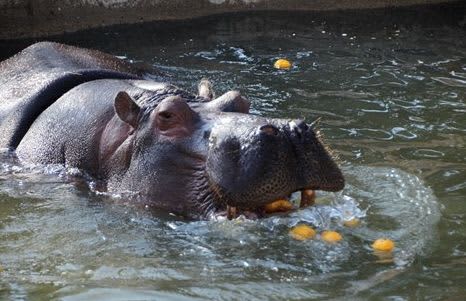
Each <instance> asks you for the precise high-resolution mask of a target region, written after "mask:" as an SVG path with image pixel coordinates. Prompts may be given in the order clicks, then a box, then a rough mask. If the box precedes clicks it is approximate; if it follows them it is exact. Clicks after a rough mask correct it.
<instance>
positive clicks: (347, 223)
mask: <svg viewBox="0 0 466 301" xmlns="http://www.w3.org/2000/svg"><path fill="white" fill-rule="evenodd" d="M360 223H361V221H360V220H359V219H357V218H352V219H350V220H347V221H344V222H343V225H345V226H346V227H349V228H355V227H357V226H359V224H360Z"/></svg>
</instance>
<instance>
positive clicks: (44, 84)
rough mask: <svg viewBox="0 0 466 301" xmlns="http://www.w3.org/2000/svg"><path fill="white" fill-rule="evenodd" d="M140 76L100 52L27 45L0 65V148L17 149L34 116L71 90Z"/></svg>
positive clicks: (118, 60) (128, 66)
mask: <svg viewBox="0 0 466 301" xmlns="http://www.w3.org/2000/svg"><path fill="white" fill-rule="evenodd" d="M141 73H142V72H141V71H140V70H137V68H135V67H133V66H132V65H130V64H128V63H126V62H124V61H122V60H120V59H118V58H116V57H114V56H111V55H108V54H105V53H102V52H100V51H95V50H87V49H81V48H77V47H73V46H67V45H62V44H58V43H51V42H40V43H36V44H34V45H32V46H29V47H28V48H26V49H24V50H23V51H22V52H20V53H18V54H17V55H15V56H13V57H11V58H9V59H7V60H5V61H3V62H0V149H1V148H9V149H14V148H16V147H17V146H18V144H19V142H20V141H21V139H22V137H23V136H24V135H25V133H26V132H27V130H28V129H29V127H30V126H31V124H32V123H33V122H34V120H35V119H36V118H37V116H39V114H40V113H41V112H42V111H44V110H45V109H46V108H47V107H49V106H50V105H51V104H52V103H53V102H55V100H57V99H58V98H59V97H60V96H61V95H63V94H64V93H66V92H67V91H69V90H70V89H72V88H73V87H76V86H78V85H80V84H82V83H84V82H88V81H92V80H96V79H104V78H111V79H138V78H141Z"/></svg>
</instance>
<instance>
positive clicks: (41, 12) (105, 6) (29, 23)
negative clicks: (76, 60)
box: [0, 0, 457, 39]
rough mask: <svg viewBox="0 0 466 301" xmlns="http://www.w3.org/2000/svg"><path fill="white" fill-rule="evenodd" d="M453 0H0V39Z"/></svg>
mask: <svg viewBox="0 0 466 301" xmlns="http://www.w3.org/2000/svg"><path fill="white" fill-rule="evenodd" d="M456 1H457V0H0V39H12V38H13V39H14V38H24V37H42V36H47V35H51V34H60V33H64V32H72V31H77V30H81V29H87V28H93V27H100V26H106V25H112V24H129V23H138V22H146V21H156V20H174V19H188V18H196V17H201V16H206V15H212V14H221V13H228V12H240V11H252V10H312V11H319V10H341V9H367V8H384V7H398V6H408V5H429V4H434V3H441V2H456Z"/></svg>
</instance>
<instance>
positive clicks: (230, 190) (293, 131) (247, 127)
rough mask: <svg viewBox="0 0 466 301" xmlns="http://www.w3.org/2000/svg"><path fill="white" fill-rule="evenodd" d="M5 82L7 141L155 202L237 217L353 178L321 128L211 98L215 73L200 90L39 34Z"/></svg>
mask: <svg viewBox="0 0 466 301" xmlns="http://www.w3.org/2000/svg"><path fill="white" fill-rule="evenodd" d="M25 66H28V69H27V71H25V70H24V67H25ZM24 72H27V75H24V74H23V73H24ZM0 88H1V89H0V99H1V100H0V132H1V133H0V148H10V149H13V150H14V149H15V150H16V155H17V156H18V158H19V159H20V160H21V161H23V162H28V163H38V164H62V165H64V166H67V167H76V168H79V169H81V170H83V171H85V172H86V173H87V174H89V175H91V176H93V177H95V178H96V179H98V180H101V181H102V182H103V183H105V185H104V186H105V188H104V189H106V190H107V191H108V192H110V193H129V194H132V195H133V197H134V198H135V199H137V200H139V201H141V202H142V203H144V204H147V205H149V206H151V207H152V208H158V209H162V210H167V211H170V212H174V213H176V214H180V215H184V216H188V217H190V218H207V217H209V216H212V215H213V214H218V213H221V212H226V211H228V212H229V215H230V217H231V216H232V215H234V212H235V211H249V212H251V211H252V212H256V213H259V212H260V211H261V208H262V207H263V206H264V205H266V204H268V203H270V202H272V201H275V200H277V199H281V198H286V197H288V196H289V195H290V194H291V193H292V192H295V191H303V192H304V194H305V192H309V190H327V191H338V190H341V189H342V188H343V186H344V178H343V176H342V173H341V171H340V169H339V168H338V166H337V165H336V163H335V162H334V161H333V159H332V157H331V156H330V154H329V153H328V151H327V150H326V148H325V147H324V145H323V143H322V141H321V140H320V138H319V135H317V134H316V131H315V130H314V129H313V126H312V125H309V124H306V123H305V122H303V121H301V120H288V119H272V118H263V117H259V116H255V115H250V114H249V102H248V101H247V100H246V99H245V98H243V97H242V96H241V95H240V93H238V92H235V91H230V92H228V93H226V94H224V95H222V96H220V97H218V98H215V99H214V97H213V91H212V87H211V84H210V83H209V82H208V81H207V80H203V81H201V83H200V84H199V91H198V94H197V95H193V94H191V93H188V92H186V91H183V90H181V89H179V88H177V87H175V86H173V85H170V84H165V83H159V82H155V81H152V80H148V79H144V76H143V75H142V73H141V72H140V71H138V70H135V68H134V67H133V66H131V65H129V64H126V63H125V62H123V61H121V60H119V59H117V58H114V57H112V56H110V55H107V54H104V53H101V52H98V51H91V50H85V49H80V48H76V47H72V46H66V45H60V44H55V43H46V42H42V43H38V44H35V45H32V46H30V47H28V48H26V49H25V50H23V51H22V52H21V53H19V54H17V55H16V56H14V57H12V58H10V59H8V60H6V61H3V62H1V63H0Z"/></svg>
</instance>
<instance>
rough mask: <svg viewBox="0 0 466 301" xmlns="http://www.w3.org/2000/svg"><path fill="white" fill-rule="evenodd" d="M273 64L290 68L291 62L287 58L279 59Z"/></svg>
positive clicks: (278, 67) (280, 67) (277, 66)
mask: <svg viewBox="0 0 466 301" xmlns="http://www.w3.org/2000/svg"><path fill="white" fill-rule="evenodd" d="M273 66H274V67H275V68H277V69H290V68H291V62H290V61H288V60H285V59H279V60H277V61H275V64H273Z"/></svg>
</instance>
